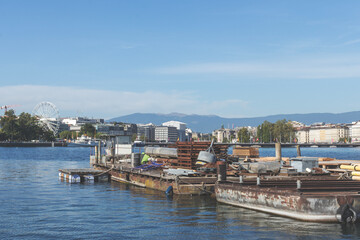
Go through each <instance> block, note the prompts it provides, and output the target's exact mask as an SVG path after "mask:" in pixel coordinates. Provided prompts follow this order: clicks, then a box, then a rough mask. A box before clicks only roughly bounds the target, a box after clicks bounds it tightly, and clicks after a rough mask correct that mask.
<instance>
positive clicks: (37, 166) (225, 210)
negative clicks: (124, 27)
mask: <svg viewBox="0 0 360 240" xmlns="http://www.w3.org/2000/svg"><path fill="white" fill-rule="evenodd" d="M89 153H90V150H89V149H88V148H0V216H1V217H0V226H1V227H0V239H357V238H360V226H354V225H342V224H319V223H304V222H300V221H296V220H292V219H287V218H282V217H277V216H273V215H269V214H264V213H259V212H255V211H251V210H246V209H241V208H237V207H232V206H228V205H224V204H218V203H216V201H215V199H213V198H209V197H179V196H174V197H173V198H167V197H166V196H165V194H164V193H162V192H158V191H152V190H149V189H143V188H138V187H133V186H129V185H126V184H120V183H96V184H68V183H64V182H61V181H59V179H58V170H59V169H60V168H84V167H89ZM260 154H261V155H262V156H274V154H275V150H274V149H260ZM302 154H303V155H306V156H321V157H336V158H338V159H359V160H360V149H358V148H351V149H340V148H336V149H334V148H321V149H320V148H316V149H315V148H304V149H302ZM283 155H284V156H295V155H296V149H294V148H292V149H283Z"/></svg>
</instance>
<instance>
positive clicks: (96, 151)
mask: <svg viewBox="0 0 360 240" xmlns="http://www.w3.org/2000/svg"><path fill="white" fill-rule="evenodd" d="M94 155H95V164H98V163H99V161H98V147H97V146H95V152H94Z"/></svg>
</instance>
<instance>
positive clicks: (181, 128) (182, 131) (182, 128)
mask: <svg viewBox="0 0 360 240" xmlns="http://www.w3.org/2000/svg"><path fill="white" fill-rule="evenodd" d="M161 125H162V126H167V127H175V128H176V129H177V131H178V139H179V141H180V142H184V141H186V140H188V139H187V138H186V123H183V122H179V121H169V122H164V123H163V124H161Z"/></svg>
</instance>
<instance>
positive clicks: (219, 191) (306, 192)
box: [215, 176, 360, 222]
mask: <svg viewBox="0 0 360 240" xmlns="http://www.w3.org/2000/svg"><path fill="white" fill-rule="evenodd" d="M359 191H360V182H358V181H353V180H338V179H337V178H334V177H330V176H329V177H327V178H324V177H320V178H316V177H311V178H307V177H280V178H279V177H275V178H274V177H268V178H260V177H257V178H251V179H246V180H244V179H243V178H242V176H240V177H239V179H238V181H235V180H232V181H231V180H222V181H218V182H217V183H216V185H215V194H216V199H217V201H218V202H220V203H225V204H230V205H234V206H238V207H243V208H247V209H252V210H256V211H261V212H266V213H270V214H275V215H279V216H283V217H289V218H293V219H297V220H301V221H308V222H357V221H359V218H360V194H359Z"/></svg>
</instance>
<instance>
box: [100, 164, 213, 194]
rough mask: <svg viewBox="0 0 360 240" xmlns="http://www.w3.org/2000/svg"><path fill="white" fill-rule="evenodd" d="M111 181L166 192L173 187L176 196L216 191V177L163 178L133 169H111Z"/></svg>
mask: <svg viewBox="0 0 360 240" xmlns="http://www.w3.org/2000/svg"><path fill="white" fill-rule="evenodd" d="M95 168H96V169H99V170H102V171H109V170H110V167H104V166H100V165H96V166H95ZM109 174H110V176H111V179H112V180H114V181H117V182H122V183H127V184H132V185H135V186H138V187H144V188H150V189H154V190H159V191H163V192H166V190H167V189H168V188H169V187H172V189H173V193H174V194H179V195H209V194H213V193H214V191H215V182H216V177H211V178H210V177H183V176H179V177H163V176H162V175H161V174H160V173H151V172H137V171H133V170H131V169H118V168H117V169H111V170H110V171H109Z"/></svg>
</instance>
